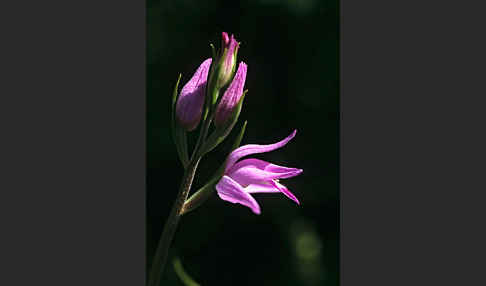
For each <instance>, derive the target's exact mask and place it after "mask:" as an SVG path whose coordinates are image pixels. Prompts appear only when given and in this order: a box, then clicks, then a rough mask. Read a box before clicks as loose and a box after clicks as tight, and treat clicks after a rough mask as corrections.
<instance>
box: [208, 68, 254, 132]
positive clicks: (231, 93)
mask: <svg viewBox="0 0 486 286" xmlns="http://www.w3.org/2000/svg"><path fill="white" fill-rule="evenodd" d="M246 69H247V66H246V64H245V63H244V62H241V63H240V65H239V66H238V71H236V75H235V77H234V79H233V81H232V82H231V84H230V85H229V87H228V89H226V92H225V93H224V95H223V97H222V98H221V101H220V102H219V104H218V107H217V108H216V114H215V117H214V125H215V126H216V127H219V126H221V125H223V123H225V122H226V121H227V120H228V119H229V118H230V117H231V115H232V113H233V111H234V110H235V107H236V106H237V105H238V103H239V101H240V98H241V96H242V95H243V87H244V86H245V80H246Z"/></svg>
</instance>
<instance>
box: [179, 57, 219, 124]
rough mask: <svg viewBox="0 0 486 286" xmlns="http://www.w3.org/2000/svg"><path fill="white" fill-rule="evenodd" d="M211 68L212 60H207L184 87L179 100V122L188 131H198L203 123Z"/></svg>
mask: <svg viewBox="0 0 486 286" xmlns="http://www.w3.org/2000/svg"><path fill="white" fill-rule="evenodd" d="M210 67H211V59H207V60H205V61H204V62H203V63H202V64H201V65H200V66H199V68H198V69H197V70H196V72H195V73H194V75H193V76H192V78H191V79H190V80H189V81H188V82H187V83H186V85H184V87H183V88H182V90H181V93H180V95H179V98H178V99H177V105H176V118H177V122H178V123H179V124H180V125H181V126H182V127H184V129H186V130H187V131H192V130H194V129H196V127H197V125H198V124H199V121H201V114H202V108H203V105H204V97H205V95H206V83H207V79H208V72H209V68H210Z"/></svg>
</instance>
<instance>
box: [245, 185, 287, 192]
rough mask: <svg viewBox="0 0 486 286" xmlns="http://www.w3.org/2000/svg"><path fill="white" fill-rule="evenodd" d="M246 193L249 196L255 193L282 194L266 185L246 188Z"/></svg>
mask: <svg viewBox="0 0 486 286" xmlns="http://www.w3.org/2000/svg"><path fill="white" fill-rule="evenodd" d="M245 192H247V193H249V194H253V193H280V190H279V189H278V188H275V187H274V186H272V185H270V184H266V183H261V184H250V185H248V187H246V188H245Z"/></svg>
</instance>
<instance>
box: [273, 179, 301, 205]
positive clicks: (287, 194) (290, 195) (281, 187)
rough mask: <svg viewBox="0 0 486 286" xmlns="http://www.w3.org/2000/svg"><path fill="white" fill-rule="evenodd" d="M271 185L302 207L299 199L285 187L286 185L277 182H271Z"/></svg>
mask: <svg viewBox="0 0 486 286" xmlns="http://www.w3.org/2000/svg"><path fill="white" fill-rule="evenodd" d="M269 183H270V184H272V185H273V186H274V187H275V188H277V189H279V190H280V191H281V192H282V193H283V194H284V195H286V196H287V197H288V198H289V199H291V200H293V201H294V202H296V203H297V204H298V205H300V202H299V200H298V199H297V197H296V196H294V194H292V193H291V192H290V191H289V189H287V187H285V186H284V185H282V184H280V183H279V182H275V181H270V182H269Z"/></svg>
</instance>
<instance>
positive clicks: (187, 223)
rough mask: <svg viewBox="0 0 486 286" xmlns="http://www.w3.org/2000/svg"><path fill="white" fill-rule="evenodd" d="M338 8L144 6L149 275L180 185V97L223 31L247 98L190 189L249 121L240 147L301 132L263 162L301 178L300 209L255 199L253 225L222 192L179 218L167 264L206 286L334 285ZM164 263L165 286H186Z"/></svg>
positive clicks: (294, 181)
mask: <svg viewBox="0 0 486 286" xmlns="http://www.w3.org/2000/svg"><path fill="white" fill-rule="evenodd" d="M338 7H339V3H338V1H335V0H328V1H318V0H285V1H283V0H253V1H252V0H250V1H222V0H221V1H200V0H179V1H152V0H148V1H147V39H148V41H147V266H149V265H150V262H151V258H152V255H153V252H154V248H155V246H156V244H157V241H158V239H159V237H160V233H161V231H162V227H163V225H164V223H165V220H166V218H167V216H168V214H169V211H170V208H171V205H172V203H173V201H174V199H175V196H176V194H177V190H178V186H179V181H180V178H181V176H182V166H181V164H180V162H179V161H178V157H177V153H176V149H175V146H174V145H173V143H172V138H171V131H170V112H171V93H172V88H173V86H174V84H175V81H176V80H177V77H178V74H179V73H182V79H181V87H182V86H183V85H184V84H185V83H186V82H187V80H188V79H189V78H190V77H191V76H192V74H193V73H194V71H195V70H196V68H197V67H198V66H199V64H200V63H201V62H202V61H203V60H204V59H206V58H208V57H210V56H211V49H210V47H209V43H213V44H214V45H215V46H216V47H219V45H220V41H221V39H220V35H221V32H222V31H226V32H228V33H233V34H235V36H236V39H237V40H238V41H240V42H241V46H240V50H239V52H238V60H239V61H244V62H246V63H247V64H248V76H247V81H246V88H247V89H248V90H249V91H248V94H247V96H246V99H245V104H244V106H243V110H242V113H241V115H240V122H239V123H238V124H237V126H236V127H235V130H236V131H235V130H233V133H232V134H231V135H230V136H229V137H228V139H227V140H226V141H225V142H224V143H222V144H221V145H220V146H219V147H218V148H217V149H216V150H214V151H212V152H211V153H209V154H208V155H207V156H206V157H205V158H204V159H203V161H202V162H201V164H200V167H199V170H198V173H197V176H196V178H195V181H194V188H198V187H201V186H202V185H203V184H204V183H205V182H206V180H207V179H208V178H209V177H210V176H211V174H212V173H213V172H214V171H215V170H216V169H217V168H218V167H219V166H220V164H221V163H222V161H223V160H224V158H225V156H226V152H227V150H228V149H229V148H230V147H231V146H230V144H231V142H232V141H233V139H234V137H235V136H236V133H237V130H239V128H240V126H241V124H242V123H243V121H244V120H248V126H247V131H246V134H245V137H244V138H243V141H242V144H249V143H258V144H267V143H273V142H276V141H277V140H281V139H282V138H284V137H285V136H287V135H288V134H289V133H290V132H291V131H292V130H293V129H298V132H297V136H296V138H295V139H294V140H292V141H291V142H290V143H289V144H288V145H287V146H285V147H284V148H283V149H279V150H277V151H273V152H270V153H266V154H260V155H257V156H256V157H257V158H260V159H263V160H266V161H270V162H273V163H275V164H281V165H284V166H289V167H297V168H302V169H304V173H303V174H302V175H300V176H298V177H295V178H291V179H288V180H283V181H282V182H283V183H284V184H285V185H287V186H288V187H289V189H290V190H291V191H292V192H293V193H294V194H295V195H296V196H297V197H298V198H299V200H300V202H301V205H300V206H298V205H296V204H295V203H293V202H292V201H291V200H289V199H287V198H286V197H285V196H284V195H279V194H258V195H256V196H255V197H256V199H257V201H258V202H259V203H260V205H261V207H262V214H261V215H260V216H257V215H254V214H253V213H252V212H251V211H250V210H249V209H248V208H245V207H243V206H241V205H234V204H230V203H228V202H225V201H222V200H220V199H219V197H217V195H216V194H215V195H214V196H213V197H211V198H210V199H209V200H208V201H207V202H206V203H205V204H204V205H202V206H201V207H200V208H198V209H197V210H195V211H193V212H190V213H188V214H187V215H185V216H184V217H183V218H182V220H181V223H180V225H179V228H178V231H177V233H176V236H175V240H174V243H173V247H172V250H171V255H172V257H171V258H170V259H171V260H172V259H173V257H174V256H177V257H179V258H180V259H181V261H182V264H183V265H184V269H185V271H186V272H187V273H188V274H189V275H190V276H191V277H192V278H193V279H194V280H195V281H197V282H198V283H200V284H201V285H280V286H282V285H338V283H339V185H338V182H339V11H338V9H339V8H338ZM193 133H195V134H190V136H189V142H194V140H195V139H196V138H195V137H196V136H197V132H193ZM193 190H195V189H193ZM167 265H168V266H167V269H166V274H165V281H164V285H183V284H182V282H181V281H180V280H179V278H178V277H177V275H176V274H175V272H174V268H173V267H171V264H170V263H169V264H167Z"/></svg>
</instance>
